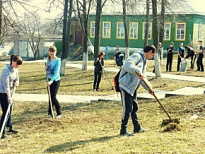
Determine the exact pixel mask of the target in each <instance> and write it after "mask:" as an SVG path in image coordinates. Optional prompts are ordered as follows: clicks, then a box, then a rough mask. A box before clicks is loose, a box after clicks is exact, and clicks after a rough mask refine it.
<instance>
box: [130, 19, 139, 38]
mask: <svg viewBox="0 0 205 154" xmlns="http://www.w3.org/2000/svg"><path fill="white" fill-rule="evenodd" d="M132 23H136V24H137V30H136V38H133V37H131V36H130V35H131V24H132ZM138 29H139V22H136V21H131V22H130V23H129V39H131V40H137V39H138Z"/></svg>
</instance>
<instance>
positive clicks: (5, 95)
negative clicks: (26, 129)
mask: <svg viewBox="0 0 205 154" xmlns="http://www.w3.org/2000/svg"><path fill="white" fill-rule="evenodd" d="M56 53H57V49H56V47H55V46H51V47H50V48H49V50H48V59H47V62H46V65H45V70H46V78H47V90H48V94H49V95H50V97H51V102H50V100H49V107H48V115H47V117H51V111H52V110H51V105H50V104H52V106H55V109H56V112H57V116H56V118H61V116H62V111H61V106H60V104H59V102H58V100H57V98H56V95H57V92H58V89H59V86H60V74H59V72H60V64H61V63H60V59H59V58H58V57H57V56H56ZM22 63H23V60H22V58H21V57H20V56H19V55H11V58H10V64H6V66H4V67H3V69H2V73H1V78H0V104H1V109H2V116H1V121H0V130H1V132H2V134H1V136H0V137H1V139H5V138H7V137H8V134H7V133H6V128H7V127H8V132H9V133H13V134H16V133H18V131H17V130H15V129H13V125H12V111H13V110H12V108H13V105H14V102H13V98H12V95H13V93H14V87H17V86H18V85H19V74H18V67H19V66H20V65H21V64H22ZM9 106H10V108H9ZM8 109H10V110H9V112H8V113H9V114H8V116H7V117H6V113H7V110H8ZM52 109H53V108H52ZM4 121H5V125H4V126H3V123H4Z"/></svg>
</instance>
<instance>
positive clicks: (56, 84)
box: [48, 80, 62, 115]
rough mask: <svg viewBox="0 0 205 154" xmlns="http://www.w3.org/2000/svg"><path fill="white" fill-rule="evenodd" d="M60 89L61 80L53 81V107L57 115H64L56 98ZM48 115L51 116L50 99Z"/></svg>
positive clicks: (51, 86)
mask: <svg viewBox="0 0 205 154" xmlns="http://www.w3.org/2000/svg"><path fill="white" fill-rule="evenodd" d="M59 87H60V80H59V81H53V83H52V84H51V85H50V94H51V101H52V107H54V106H55V108H56V113H57V115H60V114H62V113H61V106H60V104H59V102H58V100H57V98H56V95H57V93H58V89H59ZM48 114H51V106H50V99H49V107H48Z"/></svg>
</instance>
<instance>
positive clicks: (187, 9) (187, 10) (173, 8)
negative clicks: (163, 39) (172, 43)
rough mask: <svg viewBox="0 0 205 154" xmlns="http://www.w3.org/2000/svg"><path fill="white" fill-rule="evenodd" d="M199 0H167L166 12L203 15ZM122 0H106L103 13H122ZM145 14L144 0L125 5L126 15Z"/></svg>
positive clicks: (204, 13)
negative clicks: (112, 0)
mask: <svg viewBox="0 0 205 154" xmlns="http://www.w3.org/2000/svg"><path fill="white" fill-rule="evenodd" d="M197 1H199V0H167V4H166V7H165V13H166V14H176V15H178V14H198V15H205V9H202V7H199V6H200V3H201V2H200V1H199V2H197ZM122 10H123V9H122V2H121V0H120V1H118V2H117V3H112V2H111V1H108V2H106V4H105V6H104V7H103V10H102V14H103V15H122ZM157 11H158V13H160V12H161V1H160V2H159V3H158V8H157ZM90 14H95V10H92V11H91V13H90ZM145 14H146V0H136V1H135V2H134V3H132V4H128V6H127V15H145ZM150 14H152V4H151V1H150Z"/></svg>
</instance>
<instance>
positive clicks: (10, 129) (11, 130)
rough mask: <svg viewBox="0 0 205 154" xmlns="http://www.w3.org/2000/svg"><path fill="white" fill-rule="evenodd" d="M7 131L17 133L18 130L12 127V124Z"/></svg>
mask: <svg viewBox="0 0 205 154" xmlns="http://www.w3.org/2000/svg"><path fill="white" fill-rule="evenodd" d="M8 132H10V133H13V134H17V133H18V131H17V130H15V129H13V128H12V126H10V127H9V131H8Z"/></svg>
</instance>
